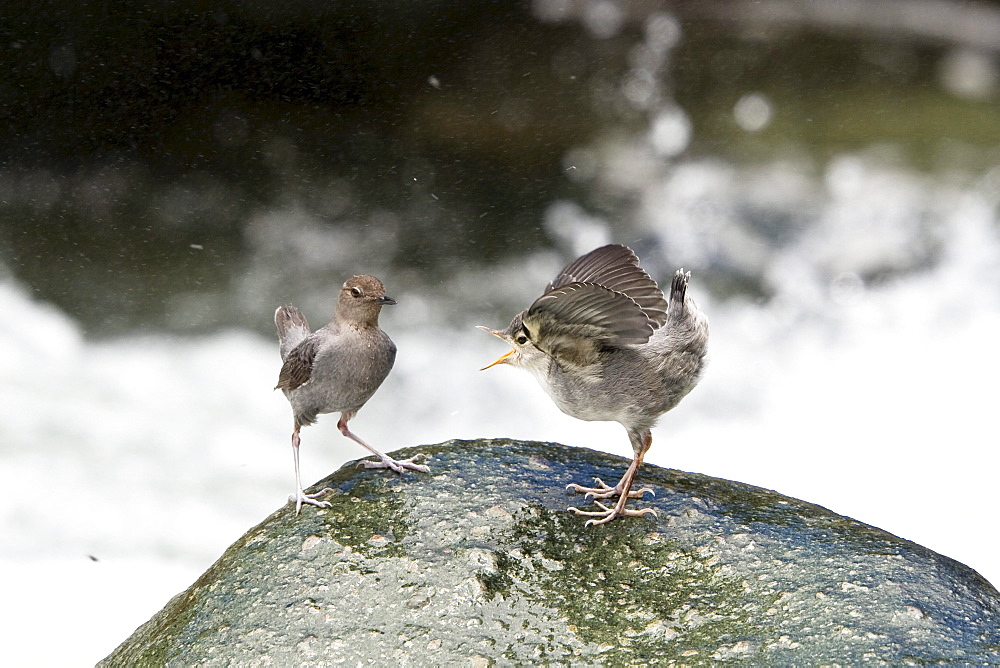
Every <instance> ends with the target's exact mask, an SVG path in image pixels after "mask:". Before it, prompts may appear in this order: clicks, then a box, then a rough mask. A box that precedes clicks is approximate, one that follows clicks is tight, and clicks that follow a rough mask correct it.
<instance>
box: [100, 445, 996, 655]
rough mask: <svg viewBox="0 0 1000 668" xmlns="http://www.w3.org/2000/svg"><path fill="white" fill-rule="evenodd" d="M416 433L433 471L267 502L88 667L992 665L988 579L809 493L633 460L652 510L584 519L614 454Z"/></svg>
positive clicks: (356, 480) (347, 479) (352, 480)
mask: <svg viewBox="0 0 1000 668" xmlns="http://www.w3.org/2000/svg"><path fill="white" fill-rule="evenodd" d="M416 452H423V453H426V454H428V455H429V456H430V461H429V464H430V465H431V469H432V473H431V474H429V475H422V474H416V473H412V474H410V473H408V474H406V475H405V476H403V477H398V476H395V475H389V474H387V473H386V472H384V471H369V470H364V469H360V468H357V467H356V466H355V465H354V464H353V463H349V464H347V465H345V466H344V467H343V468H342V469H340V470H339V471H337V472H336V473H334V474H333V475H331V476H329V477H328V478H326V479H325V480H323V481H322V482H321V483H319V484H318V485H317V487H316V488H317V489H318V488H319V487H322V486H324V485H325V486H328V487H331V488H333V490H334V492H333V493H332V494H331V495H330V496H329V497H328V498H329V500H330V501H331V503H332V504H333V505H332V507H331V508H327V509H316V508H311V507H307V508H303V512H302V514H301V515H299V516H296V515H295V513H294V509H293V507H292V506H291V505H286V506H285V507H283V508H282V509H280V510H278V511H277V512H275V513H274V514H272V515H271V516H270V517H268V518H267V519H266V520H264V521H263V522H262V523H261V524H260V525H258V526H257V527H255V528H253V529H251V530H250V531H249V532H247V534H246V535H244V536H243V537H242V538H241V539H240V540H239V541H237V542H236V543H235V544H234V545H233V546H232V547H230V548H229V550H227V551H226V552H225V554H223V556H222V557H221V558H220V559H219V561H218V562H216V563H215V564H214V565H213V566H212V567H211V568H210V569H209V570H208V571H206V572H205V574H204V575H203V576H202V577H201V578H199V580H198V581H197V582H195V583H194V584H193V585H192V586H191V587H190V588H189V589H188V590H187V591H185V592H183V593H182V594H180V595H178V596H176V597H175V598H174V599H172V600H171V601H170V602H169V603H168V604H167V605H166V607H164V609H163V610H161V611H160V612H159V613H157V614H156V615H155V616H154V617H153V618H152V619H150V621H149V622H147V623H146V624H144V625H143V626H142V627H140V628H139V629H138V630H137V631H136V632H135V633H134V634H133V635H132V636H131V637H130V638H129V639H128V640H126V641H125V642H124V643H123V644H122V645H121V646H120V647H118V648H117V649H116V650H115V651H114V653H112V654H111V655H110V656H109V657H108V658H107V659H105V660H104V661H103V662H102V664H101V665H104V666H133V665H176V666H181V665H195V664H199V665H232V664H240V665H248V664H249V665H293V664H294V665H312V664H320V663H331V662H336V663H340V662H343V663H347V664H352V665H358V664H381V665H391V664H395V663H400V664H406V665H442V664H447V663H452V662H460V663H461V664H463V665H470V663H471V665H491V664H498V665H504V664H537V663H560V662H566V663H575V664H584V665H586V664H591V665H593V664H624V663H628V664H670V663H675V664H686V665H706V664H715V663H720V662H733V663H746V664H748V665H749V664H769V665H782V664H786V665H787V664H797V665H816V664H820V663H840V664H857V663H861V662H865V661H884V662H887V663H889V664H891V665H905V664H923V663H929V662H939V661H944V662H959V663H986V664H995V665H1000V594H998V593H997V590H996V589H995V588H994V587H993V586H991V585H990V583H988V582H987V581H986V580H985V579H983V578H982V577H980V576H979V575H978V574H977V573H976V572H975V571H973V570H972V569H969V568H968V567H966V566H963V565H962V564H960V563H958V562H956V561H954V560H951V559H948V558H947V557H944V556H942V555H939V554H937V553H935V552H932V551H930V550H927V549H925V548H923V547H921V546H919V545H916V544H914V543H911V542H909V541H906V540H903V539H900V538H898V537H896V536H893V535H891V534H888V533H886V532H884V531H881V530H879V529H876V528H874V527H871V526H868V525H865V524H861V523H859V522H856V521H854V520H851V519H849V518H846V517H843V516H840V515H836V514H834V513H832V512H830V511H828V510H826V509H825V508H821V507H819V506H815V505H811V504H808V503H805V502H802V501H799V500H796V499H792V498H789V497H785V496H782V495H780V494H777V493H775V492H772V491H769V490H765V489H761V488H757V487H752V486H749V485H744V484H741V483H735V482H730V481H727V480H721V479H718V478H710V477H707V476H701V475H696V474H689V473H683V472H679V471H674V470H669V469H662V468H657V467H655V466H649V465H646V466H644V467H643V468H642V470H641V471H640V474H639V481H640V482H641V484H642V485H644V486H648V487H651V488H653V490H654V491H655V493H656V496H655V498H650V497H648V496H647V498H646V499H645V500H643V501H642V502H639V501H635V502H633V504H634V507H639V504H640V503H641V505H642V506H649V507H652V508H654V509H656V512H657V516H656V517H652V516H647V517H645V518H626V519H622V520H617V521H614V522H612V523H610V524H609V525H606V526H599V527H587V528H585V527H584V521H583V518H580V517H577V516H575V515H573V514H571V513H568V512H566V507H567V506H568V505H577V506H583V505H585V502H584V500H583V499H582V498H581V497H580V496H578V495H571V494H567V493H566V492H565V491H564V488H565V486H566V484H568V483H570V482H579V483H587V482H589V481H590V480H591V479H592V478H593V477H595V476H599V477H601V478H603V479H605V480H609V481H610V480H616V479H617V478H618V476H619V475H620V474H621V473H622V472H623V471H624V470H625V467H626V466H627V464H628V462H627V461H626V460H624V459H621V458H619V457H614V456H611V455H607V454H603V453H598V452H594V451H591V450H582V449H576V448H568V447H565V446H562V445H557V444H545V443H527V442H518V441H510V440H481V441H452V442H448V443H443V444H440V445H435V446H422V447H420V448H411V449H406V450H401V451H398V452H397V453H395V454H394V456H396V457H400V456H402V457H406V456H411V455H413V454H415V453H416Z"/></svg>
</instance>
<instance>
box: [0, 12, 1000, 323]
mask: <svg viewBox="0 0 1000 668" xmlns="http://www.w3.org/2000/svg"><path fill="white" fill-rule="evenodd" d="M807 4H808V3H807ZM282 5H283V6H281V7H269V8H266V9H265V8H263V7H262V6H257V5H256V4H254V3H242V4H233V5H229V6H227V7H226V8H225V9H219V8H216V7H214V6H210V5H206V4H203V3H199V2H181V3H173V4H171V5H170V6H169V7H158V6H152V5H147V4H144V3H126V4H125V5H121V6H117V7H116V8H115V9H114V10H111V9H102V8H97V7H91V6H87V5H84V6H79V7H78V6H76V4H73V3H65V4H64V5H56V6H55V7H54V8H51V9H50V8H45V9H43V8H36V9H33V10H17V9H14V8H11V7H7V8H5V9H0V19H2V21H0V24H2V25H3V26H4V28H3V32H4V40H5V44H4V48H3V50H2V51H0V70H2V71H4V72H5V76H4V78H3V81H2V82H0V104H2V107H0V109H2V119H3V122H4V126H5V132H4V133H3V135H2V137H0V159H2V164H0V241H2V251H0V262H2V263H3V264H4V265H5V266H6V267H7V269H8V270H9V271H10V272H11V273H12V274H13V276H14V277H15V278H16V279H17V280H19V281H20V282H23V283H25V284H26V285H28V286H30V288H31V290H32V291H33V292H34V293H35V294H36V295H37V296H38V297H40V298H42V299H44V300H46V301H50V302H52V303H54V304H56V305H58V306H59V307H60V308H62V309H63V310H65V311H66V312H67V313H69V314H70V315H72V316H73V317H74V318H75V319H77V320H79V321H80V322H81V323H82V324H83V326H84V327H85V328H86V330H87V331H88V332H91V333H93V334H98V335H107V334H113V333H117V332H125V331H131V330H137V329H138V330H166V331H173V332H199V331H201V332H204V331H212V330H214V329H217V328H218V327H219V326H223V325H240V326H246V327H252V328H255V329H258V330H260V331H263V330H265V329H267V328H268V327H269V326H270V325H269V313H270V312H271V310H272V309H273V304H275V303H277V302H279V301H288V300H293V299H295V300H298V301H305V302H306V303H312V304H316V305H317V306H321V305H323V308H328V306H325V305H326V304H328V294H329V292H330V290H331V289H333V288H334V287H335V286H337V285H339V284H340V282H341V281H342V280H343V277H344V276H345V275H350V274H352V273H357V272H370V273H378V274H380V275H383V276H384V277H385V279H386V281H387V283H388V284H389V285H390V286H399V287H396V288H395V289H396V291H397V292H399V291H412V292H419V293H421V294H423V295H431V296H433V295H435V294H437V295H439V296H441V297H442V299H441V303H439V304H437V310H438V312H439V315H438V316H436V317H438V318H447V319H455V318H459V319H461V317H460V315H457V314H456V312H468V311H469V310H473V311H479V310H482V311H485V312H502V311H505V310H509V308H511V306H512V304H513V302H512V301H510V300H503V299H499V297H497V298H495V297H494V296H493V295H481V294H479V293H480V290H479V286H478V285H477V282H471V283H469V284H468V285H465V286H453V285H448V283H449V278H450V277H452V276H454V275H455V274H456V273H459V272H467V271H469V270H470V269H474V270H489V269H490V268H491V267H494V266H495V265H496V263H498V262H504V261H508V262H519V261H523V260H524V258H526V257H527V256H528V255H530V254H531V253H534V252H536V251H539V250H544V249H553V250H556V251H557V252H559V253H560V255H559V259H560V260H562V259H565V258H566V256H567V255H568V254H570V253H571V252H573V251H575V250H576V249H575V248H573V247H572V244H570V243H568V241H567V239H568V238H579V239H586V238H587V237H586V236H585V235H583V233H582V232H581V231H580V230H578V229H577V226H576V225H575V223H574V224H567V223H565V220H566V219H567V218H570V219H572V220H576V219H584V220H589V219H593V220H596V221H598V224H599V225H600V226H601V227H603V228H605V229H606V230H607V232H608V233H607V235H606V236H607V237H609V238H610V239H611V240H614V241H619V242H624V243H629V244H632V245H633V246H635V247H636V249H637V250H638V251H640V254H641V255H644V256H646V257H648V258H651V259H649V260H647V262H649V263H650V264H652V265H653V266H652V269H653V270H654V271H656V272H657V273H658V275H659V277H663V276H666V275H668V274H669V272H670V271H672V267H673V266H674V265H679V264H683V265H685V266H687V267H690V268H692V269H694V270H696V271H698V272H699V273H700V274H701V275H702V278H703V280H704V281H705V282H706V284H707V285H708V286H710V288H711V290H712V291H713V293H714V294H716V295H717V296H720V297H728V296H733V295H746V296H750V297H753V298H763V299H768V298H771V297H773V295H774V294H775V289H774V286H771V285H768V281H767V278H766V276H765V275H764V274H765V271H764V269H763V266H764V265H765V264H766V260H767V259H769V258H771V257H773V255H774V254H775V253H777V252H780V251H781V250H782V249H783V248H786V247H787V246H788V245H789V244H790V243H793V242H794V241H796V240H797V239H799V238H800V237H801V236H802V235H803V234H808V233H809V230H810V229H811V228H813V227H814V226H815V219H816V217H817V209H819V208H821V207H822V206H823V199H824V197H825V193H823V192H822V189H823V178H824V173H825V172H826V171H827V169H828V166H829V164H830V161H831V160H836V159H837V156H841V155H843V154H845V153H846V154H856V155H860V156H862V157H863V158H865V159H867V158H871V160H873V161H874V163H875V164H877V165H888V168H889V169H896V168H898V169H901V170H918V171H921V172H925V173H930V174H932V175H935V176H938V175H944V176H946V177H948V178H958V179H975V178H978V177H980V176H981V175H982V174H983V173H984V172H987V171H988V170H989V169H991V168H992V166H993V164H994V162H995V159H996V158H997V157H998V151H997V147H998V146H1000V125H998V124H997V123H996V122H995V121H996V97H997V92H996V76H997V72H996V63H995V59H994V57H993V55H991V51H990V50H989V48H985V49H984V48H983V45H982V44H981V42H982V39H984V38H981V37H980V36H979V33H969V34H968V36H967V38H966V39H967V41H968V42H969V43H965V44H963V43H956V41H955V40H954V39H952V40H950V41H949V40H947V39H945V38H944V37H943V36H942V34H944V36H945V37H946V36H947V34H948V27H949V24H954V26H955V30H958V29H959V28H961V27H962V26H963V25H966V23H968V22H969V21H974V20H975V19H976V16H975V15H974V11H982V12H985V13H986V15H987V18H990V17H992V18H993V19H994V20H995V16H994V15H993V14H991V13H990V12H989V8H988V6H987V7H980V8H978V9H976V8H966V7H963V6H962V5H958V4H956V5H954V6H951V5H949V4H947V3H942V5H941V7H942V8H943V9H946V10H947V11H944V12H943V17H942V18H940V19H939V18H937V17H936V16H927V15H926V14H927V12H928V11H929V10H928V9H927V8H925V9H924V10H922V11H923V13H921V11H919V10H917V9H913V10H912V11H909V12H907V11H906V10H905V9H904V8H903V7H902V6H895V5H893V3H887V4H886V5H885V6H887V7H889V9H890V10H892V11H895V12H897V13H899V18H900V20H899V21H898V22H897V23H898V25H900V26H902V27H899V28H898V29H896V30H887V29H886V28H885V26H884V25H883V23H882V22H880V21H879V20H878V19H879V17H881V14H879V13H873V14H872V15H867V14H865V13H863V12H862V13H859V14H857V15H853V14H850V12H846V13H845V14H844V15H843V16H841V15H840V14H838V13H836V12H834V15H833V17H832V18H831V17H828V16H825V15H824V14H823V13H822V12H817V13H816V15H815V16H812V17H811V18H808V19H802V18H801V17H798V16H797V15H795V13H794V12H792V13H791V14H789V11H788V10H789V8H790V7H791V8H794V7H795V5H796V3H772V5H768V4H767V3H765V5H764V6H763V7H758V8H757V9H756V10H753V11H751V9H752V8H750V7H745V8H744V9H743V10H742V11H739V12H737V11H734V10H731V9H727V8H726V5H724V4H711V3H696V4H695V5H693V6H691V7H687V6H683V5H682V6H678V7H673V6H671V5H664V8H663V11H656V10H655V9H652V8H643V9H640V8H639V7H638V6H632V5H621V6H619V5H617V4H615V3H612V2H606V3H601V2H597V3H591V4H590V5H588V4H586V3H583V4H581V5H580V7H576V8H575V9H574V8H573V7H575V6H573V5H569V4H566V5H565V6H564V4H563V3H559V2H554V1H539V2H535V3H515V2H506V3H490V5H489V7H488V8H487V7H485V6H484V7H479V8H477V9H476V11H469V10H468V7H467V5H466V4H465V3H456V2H428V3H417V4H416V5H413V4H410V3H313V2H293V3H282ZM768 7H770V9H768ZM782 7H784V8H785V9H784V10H782ZM893 8H894V9H893ZM883 13H884V11H883ZM903 18H906V19H907V20H905V21H904V20H902V19H903ZM984 24H985V25H988V22H986V21H979V25H984ZM977 39H978V41H977ZM696 161H708V162H709V163H711V164H716V165H719V166H730V167H729V168H730V169H734V170H745V171H739V173H738V176H737V177H736V178H737V180H739V181H752V182H749V183H745V184H740V186H741V187H742V188H743V190H744V191H743V192H737V193H734V194H732V195H731V196H730V197H729V200H730V201H728V202H720V201H719V198H718V197H716V196H715V195H714V194H713V193H711V192H707V193H706V194H705V196H704V197H703V198H702V201H699V202H696V203H694V204H692V206H693V207H696V209H697V207H700V210H694V211H693V212H692V214H691V215H692V216H693V217H694V218H697V219H698V220H696V221H695V222H693V223H692V225H694V226H698V227H700V228H702V230H703V231H704V234H703V236H704V237H705V238H704V239H695V240H694V241H691V240H689V241H688V242H686V243H685V242H684V241H683V240H679V239H677V238H676V237H677V236H678V235H677V234H672V233H667V234H663V233H657V232H655V231H651V230H650V229H649V227H650V226H649V225H648V224H646V223H647V221H648V219H649V218H650V216H651V215H652V216H661V214H662V213H663V212H662V211H653V212H652V213H650V212H649V211H648V209H649V207H656V206H664V205H663V204H658V203H655V202H650V201H649V197H648V193H649V191H650V189H651V188H653V187H654V186H655V184H656V183H662V182H664V181H666V180H668V179H669V178H670V177H671V175H672V174H674V173H676V171H677V170H678V168H680V167H683V166H684V165H690V164H692V163H693V162H696ZM775 167H776V168H778V169H780V170H782V173H781V174H778V175H770V176H762V175H761V170H764V171H765V173H766V170H768V169H771V168H775ZM782 177H790V178H793V179H794V180H795V181H796V183H795V184H793V185H792V187H793V188H796V189H798V190H800V191H801V192H799V193H797V194H795V195H794V196H793V197H792V198H791V201H788V199H782V197H783V196H784V195H787V194H788V193H787V188H788V187H789V186H788V183H787V178H786V179H785V180H783V179H782ZM810 188H812V189H814V191H813V192H806V191H807V190H808V189H810ZM688 190H689V191H690V190H691V188H688ZM781 191H785V192H781ZM560 203H571V204H572V205H573V206H574V207H576V208H575V209H574V210H573V211H572V212H570V213H566V211H567V210H566V209H565V208H564V209H561V210H560V211H562V214H561V215H560V214H559V213H558V211H557V212H556V213H555V214H554V213H553V209H554V207H558V206H559V204H560ZM669 206H677V204H676V203H673V204H669ZM661 217H662V216H661ZM720 218H725V219H726V220H725V221H724V225H725V226H726V227H727V230H729V231H731V232H733V234H734V235H735V236H737V237H741V238H739V239H734V240H733V241H732V242H731V245H732V246H733V248H731V249H729V250H728V251H725V250H720V249H719V247H718V246H719V243H718V241H717V236H718V234H717V232H718V230H717V229H715V228H717V227H718V226H719V225H721V224H723V223H720V222H719V220H720ZM553 221H554V222H553ZM665 224H666V225H668V226H669V225H671V224H672V223H671V221H669V216H667V220H666V223H665ZM713 226H715V228H713ZM926 227H927V226H922V225H916V226H915V227H914V229H907V230H904V233H905V234H907V235H908V236H909V237H910V238H911V239H910V242H909V243H911V245H912V246H913V248H912V249H909V250H908V256H907V257H905V258H894V259H882V260H880V261H876V262H873V263H872V264H871V266H868V267H865V270H864V272H863V273H862V274H861V275H860V277H861V278H862V279H863V280H875V281H877V280H882V279H884V278H886V277H887V276H892V275H895V274H897V273H899V272H907V271H911V270H914V269H919V268H921V267H925V266H927V265H929V264H932V263H933V262H935V260H936V257H935V248H934V247H933V246H934V244H933V243H930V242H928V241H927V239H926V237H927V235H928V234H931V233H932V232H928V230H927V229H925V228H926ZM872 234H878V230H877V229H876V230H874V231H873V232H872ZM688 236H690V235H688ZM713 237H716V238H714V239H713ZM873 243H875V244H877V243H878V240H873ZM754 253H758V254H759V253H763V260H762V261H760V262H756V263H752V264H748V263H747V262H746V261H745V258H741V257H734V256H739V255H753V254H754ZM855 273H857V272H855ZM830 278H831V279H833V278H835V276H833V277H830ZM496 300H499V302H500V303H494V302H495V301H496ZM262 314H263V315H262ZM264 316H268V317H264ZM429 317H431V316H429Z"/></svg>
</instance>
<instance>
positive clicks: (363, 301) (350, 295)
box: [337, 275, 396, 325]
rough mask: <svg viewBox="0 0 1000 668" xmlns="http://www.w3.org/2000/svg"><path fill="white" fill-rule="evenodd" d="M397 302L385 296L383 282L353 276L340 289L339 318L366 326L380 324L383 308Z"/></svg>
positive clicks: (372, 277) (368, 277)
mask: <svg viewBox="0 0 1000 668" xmlns="http://www.w3.org/2000/svg"><path fill="white" fill-rule="evenodd" d="M395 303H396V300H395V299H393V298H392V297H389V296H388V295H386V294H385V286H384V285H382V281H380V280H378V279H377V278H375V277H374V276H366V275H362V276H352V277H351V278H349V279H347V280H346V281H345V282H344V285H343V286H342V287H341V288H340V296H339V297H338V299H337V318H338V319H340V320H342V321H350V322H355V323H364V324H375V325H377V324H378V314H379V311H381V310H382V307H383V306H390V305H392V304H395Z"/></svg>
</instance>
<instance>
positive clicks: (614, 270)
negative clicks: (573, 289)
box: [545, 244, 667, 338]
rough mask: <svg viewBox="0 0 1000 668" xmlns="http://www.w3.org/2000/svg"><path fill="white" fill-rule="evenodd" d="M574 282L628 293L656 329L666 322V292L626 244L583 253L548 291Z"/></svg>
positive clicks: (564, 270) (556, 278) (546, 290)
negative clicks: (641, 265) (664, 296)
mask: <svg viewBox="0 0 1000 668" xmlns="http://www.w3.org/2000/svg"><path fill="white" fill-rule="evenodd" d="M571 283H593V284H595V285H602V286H604V287H606V288H609V289H611V290H614V291H615V292H620V293H622V294H623V295H626V296H628V297H629V298H630V299H631V300H632V301H633V302H635V303H636V304H638V305H639V308H640V309H642V312H643V313H645V314H646V317H647V318H648V319H649V321H650V323H651V324H652V326H653V328H654V329H655V328H658V327H661V326H662V325H664V324H665V323H666V322H667V301H666V300H665V299H664V298H663V292H662V291H661V290H660V288H658V287H657V286H656V281H654V280H653V279H652V278H650V277H649V274H647V273H646V272H645V271H644V270H643V269H642V267H640V266H639V258H637V257H636V255H635V253H633V252H632V250H631V249H630V248H628V247H626V246H621V245H618V244H612V245H610V246H602V247H600V248H597V249H594V250H592V251H590V252H589V253H587V254H586V255H581V256H580V257H578V258H577V259H576V260H573V261H572V262H570V263H569V264H568V265H566V267H564V268H563V270H562V271H561V272H559V275H558V276H556V277H555V279H553V281H552V282H551V283H549V285H548V287H547V288H546V289H545V292H546V294H548V293H549V292H551V291H553V290H556V289H558V288H561V287H563V286H566V285H569V284H571ZM647 338H648V337H647Z"/></svg>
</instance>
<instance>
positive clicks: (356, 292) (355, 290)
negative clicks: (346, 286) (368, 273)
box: [351, 288, 361, 297]
mask: <svg viewBox="0 0 1000 668" xmlns="http://www.w3.org/2000/svg"><path fill="white" fill-rule="evenodd" d="M351 294H352V295H354V296H355V297H360V296H361V288H351Z"/></svg>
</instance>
